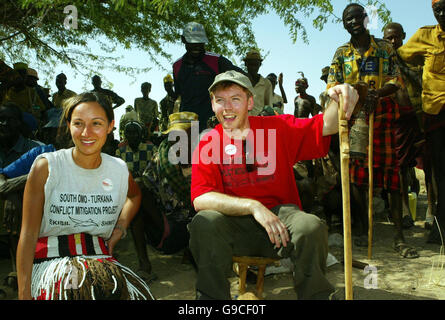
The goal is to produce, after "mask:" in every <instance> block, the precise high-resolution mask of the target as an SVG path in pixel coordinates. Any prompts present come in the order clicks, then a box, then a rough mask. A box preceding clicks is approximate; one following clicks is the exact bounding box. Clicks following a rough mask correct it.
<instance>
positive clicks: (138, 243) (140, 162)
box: [116, 120, 156, 281]
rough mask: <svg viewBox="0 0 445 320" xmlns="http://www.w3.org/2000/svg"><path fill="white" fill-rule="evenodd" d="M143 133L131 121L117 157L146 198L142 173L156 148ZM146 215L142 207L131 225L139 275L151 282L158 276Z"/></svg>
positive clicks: (142, 128)
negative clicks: (147, 235) (150, 251)
mask: <svg viewBox="0 0 445 320" xmlns="http://www.w3.org/2000/svg"><path fill="white" fill-rule="evenodd" d="M143 131H144V127H143V125H142V124H141V123H140V122H139V121H131V120H130V121H129V122H127V123H126V125H125V128H124V135H125V141H124V142H122V143H120V144H119V146H118V149H117V150H116V156H117V157H119V158H121V159H122V160H124V161H125V163H126V164H127V167H128V170H129V171H130V172H131V174H132V175H133V178H134V180H135V182H136V183H137V184H138V185H139V188H140V189H141V192H142V194H143V196H144V197H145V196H146V194H147V193H148V190H147V189H146V188H145V186H144V184H143V182H142V173H143V172H144V170H145V168H146V167H147V164H148V163H149V161H150V160H151V158H152V156H153V152H154V151H155V147H154V145H153V144H152V143H147V142H144V141H143ZM146 214H147V211H146V210H143V208H142V207H141V208H140V209H139V213H138V214H137V215H136V216H135V218H134V219H133V221H132V222H131V224H130V230H131V233H132V236H133V242H134V246H135V248H136V253H137V256H138V260H139V269H138V271H137V273H138V275H139V276H141V278H143V279H144V280H146V281H150V280H153V279H155V278H156V275H154V274H152V266H151V263H150V260H149V258H148V253H147V246H146V243H147V241H146V238H145V232H144V230H145V228H146V223H145V221H146V219H145V218H144V215H146Z"/></svg>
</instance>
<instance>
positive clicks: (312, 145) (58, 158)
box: [0, 0, 445, 300]
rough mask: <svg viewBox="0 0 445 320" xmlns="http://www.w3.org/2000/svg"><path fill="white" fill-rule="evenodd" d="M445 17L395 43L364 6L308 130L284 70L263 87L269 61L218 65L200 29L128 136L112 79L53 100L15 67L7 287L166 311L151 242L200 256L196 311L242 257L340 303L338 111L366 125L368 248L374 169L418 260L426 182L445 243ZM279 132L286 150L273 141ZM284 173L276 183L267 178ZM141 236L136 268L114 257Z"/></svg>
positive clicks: (5, 233)
mask: <svg viewBox="0 0 445 320" xmlns="http://www.w3.org/2000/svg"><path fill="white" fill-rule="evenodd" d="M432 10H433V13H434V16H435V17H436V20H437V24H434V22H433V21H432V25H431V26H424V27H421V28H420V29H419V30H418V31H417V32H416V33H415V34H414V35H406V34H405V32H404V29H403V26H402V25H400V24H399V23H396V22H393V23H390V24H388V25H387V26H386V27H385V28H384V37H383V39H378V38H376V37H374V36H373V35H372V34H370V32H369V31H368V30H367V28H366V25H365V23H366V17H367V15H366V11H365V10H364V8H363V7H362V6H361V5H359V4H355V3H353V4H350V5H348V6H347V7H346V8H345V9H344V11H343V16H342V19H343V26H344V28H345V31H346V32H348V33H349V34H350V36H351V38H350V41H349V42H347V43H346V44H344V45H341V46H339V47H338V48H337V50H336V51H333V52H332V53H333V59H332V61H327V62H326V67H324V68H323V69H322V70H321V77H320V79H321V80H323V81H325V82H326V91H324V92H322V93H320V95H319V97H317V98H315V97H313V96H311V95H309V94H308V93H307V92H306V91H307V89H308V87H309V83H308V80H307V78H305V76H304V72H303V71H302V72H299V73H300V75H301V76H299V77H298V78H297V79H296V81H295V90H296V93H297V97H296V98H295V100H294V114H293V115H292V114H285V112H284V105H285V104H286V103H288V100H287V97H286V93H285V92H284V89H283V81H284V80H283V74H282V73H280V72H277V74H278V76H277V74H276V73H269V74H268V75H267V77H263V76H262V75H261V74H260V73H259V70H260V68H261V64H262V61H263V58H262V56H261V54H260V52H259V51H258V50H257V49H251V50H250V51H249V52H248V53H247V54H246V55H245V57H244V59H243V61H244V64H245V65H244V66H243V67H239V66H236V65H234V64H233V63H232V62H230V61H229V60H228V59H227V58H225V57H223V56H222V55H220V54H216V53H211V52H207V51H206V47H205V45H206V43H207V42H208V39H207V36H206V32H205V30H204V27H203V26H202V25H201V24H199V23H197V22H190V23H188V24H186V25H185V27H184V29H183V34H182V37H181V40H182V43H183V44H184V46H185V50H186V52H185V54H184V55H183V56H182V57H180V58H179V59H178V60H177V61H176V62H175V63H174V64H173V65H172V74H171V75H170V74H168V75H166V76H165V78H164V79H163V84H164V88H165V91H166V96H165V98H163V99H162V100H161V101H160V102H159V104H158V103H157V102H156V101H155V100H153V99H151V98H150V97H149V95H150V91H151V84H150V83H148V82H144V83H142V84H141V87H140V88H141V95H142V96H141V97H138V98H136V99H135V100H134V103H133V105H127V106H126V107H125V110H126V113H125V114H124V115H123V116H122V117H121V118H120V119H119V124H118V125H117V123H116V121H115V119H114V112H113V110H114V109H116V108H118V107H120V106H123V105H124V104H125V103H126V101H125V100H124V99H123V98H122V97H120V96H119V95H118V93H116V92H114V91H112V90H108V89H105V88H102V83H101V78H100V77H99V76H97V75H95V76H94V77H93V78H92V79H91V80H92V89H91V90H90V91H88V92H84V93H80V94H78V93H76V92H73V91H72V90H70V89H68V88H67V84H69V80H70V81H71V79H67V77H66V75H65V74H63V73H61V74H58V75H57V76H56V77H55V83H56V86H57V89H58V91H57V92H54V93H52V94H51V93H50V92H49V89H46V88H43V87H41V86H40V85H39V84H38V81H39V77H38V72H37V71H36V70H34V69H32V68H31V67H30V66H29V65H28V64H27V63H25V62H17V63H14V64H13V65H12V66H9V65H7V64H6V63H5V62H4V61H0V84H1V86H0V102H1V103H0V178H1V179H0V180H1V182H0V197H1V213H0V217H1V227H0V231H1V233H0V237H1V240H2V241H1V243H2V246H1V247H0V249H2V250H3V251H4V250H5V248H6V249H7V251H9V252H10V254H11V257H12V261H13V263H12V266H11V273H10V275H9V276H8V280H9V282H10V283H12V284H15V286H16V287H17V289H18V297H19V299H150V300H154V299H155V298H156V292H151V290H150V288H149V284H150V282H151V281H156V280H157V279H156V278H157V276H156V273H155V270H152V265H151V263H150V258H149V254H148V251H147V245H149V246H151V247H152V248H154V249H155V250H158V251H159V252H162V253H163V254H175V253H178V252H183V254H184V261H185V262H188V263H191V264H192V265H193V266H194V268H195V270H196V273H197V280H196V288H195V290H196V298H197V299H231V294H230V286H229V283H228V280H227V277H228V276H229V275H230V272H232V257H233V256H260V257H268V258H275V259H283V258H290V259H291V261H292V268H293V269H292V274H293V278H294V287H295V291H296V293H297V296H298V298H299V299H335V298H338V297H337V293H338V290H336V289H335V288H334V287H333V286H332V285H331V284H330V283H329V281H328V280H327V279H326V277H325V274H326V258H327V254H328V245H327V236H328V232H329V231H330V230H331V228H332V225H333V218H335V217H337V221H341V220H342V219H341V217H342V209H343V208H342V193H341V192H342V191H341V181H340V160H339V159H340V146H339V143H338V140H339V138H338V114H337V112H338V105H339V104H340V103H339V99H344V108H345V110H344V111H345V112H346V116H347V118H348V124H349V143H350V160H349V175H350V186H351V209H352V222H353V236H354V237H353V239H354V245H356V246H367V245H368V209H367V208H368V205H367V204H368V201H369V200H370V199H369V197H370V196H372V194H371V195H368V183H369V180H370V179H369V174H370V172H369V165H368V163H369V159H368V158H369V157H371V156H372V167H373V170H372V176H373V181H372V183H373V188H374V195H377V196H379V197H382V198H383V199H384V200H385V204H386V206H387V208H388V210H387V212H388V216H389V219H391V221H392V222H393V224H394V242H393V244H391V245H392V246H393V247H394V249H395V251H394V254H399V255H400V256H401V257H403V258H407V259H413V258H417V257H419V254H418V253H417V251H416V249H415V248H414V247H413V246H411V245H409V240H408V241H407V240H406V239H405V237H404V234H403V230H404V229H406V228H410V227H412V226H413V225H414V221H413V218H412V214H411V212H410V210H411V209H410V206H409V194H410V193H411V192H417V193H418V192H419V182H418V181H417V179H416V175H415V171H414V168H416V167H417V168H418V169H420V170H423V171H424V173H425V182H426V187H427V194H428V210H427V215H426V221H425V228H428V229H430V233H429V236H428V238H427V239H425V241H428V242H429V243H434V244H439V245H440V244H442V241H443V240H442V237H443V234H444V231H445V203H444V201H445V195H444V196H441V194H442V193H443V192H445V186H444V184H445V167H444V164H445V111H444V110H445V107H444V106H445V90H443V87H442V85H443V84H444V83H445V40H444V39H445V37H444V34H445V31H444V30H445V0H432ZM404 42H405V43H404ZM277 85H278V90H279V94H277V93H276V91H278V90H276V89H277V88H276V87H277ZM68 87H69V85H68ZM116 127H118V128H119V133H118V135H119V140H117V139H115V134H114V130H115V129H116ZM271 130H273V132H275V133H276V134H275V135H274V136H273V137H274V138H273V141H272V138H271V136H267V137H264V134H263V136H261V137H260V132H270V131H271ZM370 135H371V139H369V136H370ZM260 138H262V139H263V140H264V139H265V140H266V141H265V142H264V141H263V142H264V143H263V145H262V146H261V145H259V144H258V143H256V144H255V142H258V139H260ZM178 142H182V143H178ZM370 143H372V146H371V145H369V144H370ZM215 145H216V147H215ZM271 145H273V148H272V149H273V150H271ZM178 146H179V147H178ZM253 146H255V147H253ZM265 146H268V148H266V147H265ZM371 147H372V148H371ZM370 150H372V154H371V152H370ZM433 150H434V152H433ZM272 153H273V154H272ZM265 156H267V157H268V158H267V161H269V162H267V161H266V162H267V163H266V162H264V161H263V160H264V159H263V158H264V157H265ZM270 161H272V162H274V163H273V170H272V172H271V173H262V172H263V171H262V169H264V168H265V167H267V166H268V165H270ZM127 229H128V230H129V231H130V232H131V235H132V239H133V242H132V244H133V245H134V248H135V251H136V253H137V258H138V262H139V266H138V269H137V270H136V271H133V270H130V269H129V268H127V267H125V266H124V265H122V264H120V263H119V262H118V261H117V259H116V258H115V257H114V256H113V250H114V247H115V245H116V243H117V242H118V241H119V240H120V239H122V238H123V237H125V235H126V234H127ZM376 237H378V235H376ZM2 280H3V279H2ZM0 294H1V292H0Z"/></svg>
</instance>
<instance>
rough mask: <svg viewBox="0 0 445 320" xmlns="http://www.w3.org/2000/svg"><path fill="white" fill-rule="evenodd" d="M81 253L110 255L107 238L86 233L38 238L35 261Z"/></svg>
mask: <svg viewBox="0 0 445 320" xmlns="http://www.w3.org/2000/svg"><path fill="white" fill-rule="evenodd" d="M80 255H85V256H97V255H109V253H108V248H107V246H106V244H105V240H104V239H103V238H101V237H96V236H92V235H90V234H86V233H76V234H70V235H63V236H56V237H42V238H39V239H38V240H37V245H36V251H35V255H34V261H35V262H40V261H42V260H46V259H51V258H58V257H75V256H80Z"/></svg>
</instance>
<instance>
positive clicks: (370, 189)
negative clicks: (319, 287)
mask: <svg viewBox="0 0 445 320" xmlns="http://www.w3.org/2000/svg"><path fill="white" fill-rule="evenodd" d="M373 157H374V112H372V113H371V114H370V115H369V143H368V173H369V179H368V259H371V258H372V234H373V232H372V231H373V227H372V223H373V220H372V215H373V213H372V206H373V186H374V168H373Z"/></svg>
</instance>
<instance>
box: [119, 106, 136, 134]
mask: <svg viewBox="0 0 445 320" xmlns="http://www.w3.org/2000/svg"><path fill="white" fill-rule="evenodd" d="M130 121H139V117H138V114H137V113H136V111H135V110H134V108H133V106H131V105H128V106H126V107H125V113H124V114H123V115H122V116H121V118H120V120H119V139H120V141H122V142H123V141H124V140H125V134H124V131H125V125H126V124H127V123H128V122H130Z"/></svg>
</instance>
